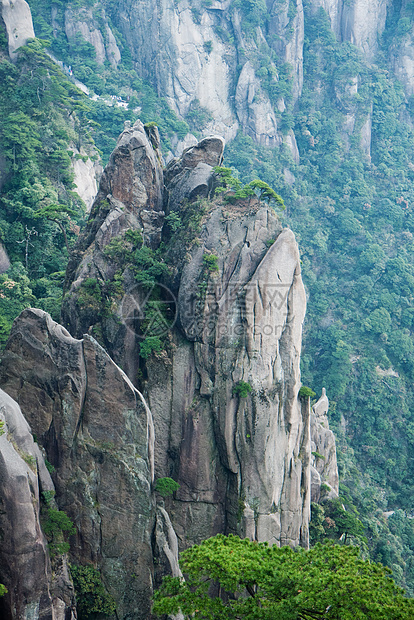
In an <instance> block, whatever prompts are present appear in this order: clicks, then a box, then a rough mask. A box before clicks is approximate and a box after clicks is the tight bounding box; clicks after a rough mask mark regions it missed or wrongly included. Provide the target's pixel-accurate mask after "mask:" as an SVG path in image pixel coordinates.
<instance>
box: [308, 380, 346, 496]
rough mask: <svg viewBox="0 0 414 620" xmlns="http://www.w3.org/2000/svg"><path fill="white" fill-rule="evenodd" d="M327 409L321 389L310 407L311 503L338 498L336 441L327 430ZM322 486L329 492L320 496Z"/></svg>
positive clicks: (327, 404)
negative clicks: (318, 397)
mask: <svg viewBox="0 0 414 620" xmlns="http://www.w3.org/2000/svg"><path fill="white" fill-rule="evenodd" d="M328 409H329V401H328V397H327V396H326V390H325V388H323V389H322V395H321V397H320V399H319V400H318V402H317V403H315V405H313V407H312V413H311V422H310V429H311V451H312V455H311V465H312V501H313V502H318V501H319V500H320V499H331V498H334V497H338V493H339V475H338V464H337V460H336V441H335V435H334V434H333V432H332V431H331V430H330V429H329V421H328V415H327V414H328ZM318 476H319V478H318ZM322 484H324V485H327V486H328V488H329V491H327V492H326V491H325V492H324V493H322V494H321V485H322Z"/></svg>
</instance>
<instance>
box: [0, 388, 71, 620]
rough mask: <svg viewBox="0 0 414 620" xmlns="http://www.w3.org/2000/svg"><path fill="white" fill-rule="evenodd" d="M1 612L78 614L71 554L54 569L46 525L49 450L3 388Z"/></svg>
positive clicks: (58, 618) (60, 619)
mask: <svg viewBox="0 0 414 620" xmlns="http://www.w3.org/2000/svg"><path fill="white" fill-rule="evenodd" d="M0 419H1V420H2V421H3V422H4V423H5V425H4V431H5V433H4V435H2V436H1V437H0V497H1V502H0V503H1V510H0V531H1V535H2V544H1V548H0V582H1V583H3V584H4V585H5V586H6V587H7V589H8V593H7V594H6V595H5V596H4V597H3V598H2V599H1V600H0V614H1V615H2V617H7V618H12V619H13V620H27V618H34V619H35V620H37V619H38V618H47V617H50V618H52V617H53V618H54V620H66V619H67V618H69V619H70V618H75V615H74V613H75V611H74V609H75V607H74V592H73V586H72V584H71V581H70V578H69V574H68V570H67V565H66V560H65V558H62V560H61V562H58V563H57V562H56V561H55V565H54V570H53V572H52V568H51V564H50V558H49V552H48V547H47V541H46V539H45V537H44V536H43V533H42V530H41V525H40V492H41V491H42V492H45V491H53V490H54V486H53V482H52V480H51V478H50V474H49V472H48V470H47V469H46V466H45V462H44V458H43V454H42V453H41V451H40V449H39V446H38V445H37V444H36V443H35V442H34V441H33V436H32V434H31V429H30V427H29V425H28V423H27V422H26V420H25V418H24V417H23V415H22V412H21V410H20V407H19V406H18V404H17V403H16V402H15V401H14V400H13V399H12V398H11V397H10V396H9V395H8V394H6V392H4V391H3V390H0Z"/></svg>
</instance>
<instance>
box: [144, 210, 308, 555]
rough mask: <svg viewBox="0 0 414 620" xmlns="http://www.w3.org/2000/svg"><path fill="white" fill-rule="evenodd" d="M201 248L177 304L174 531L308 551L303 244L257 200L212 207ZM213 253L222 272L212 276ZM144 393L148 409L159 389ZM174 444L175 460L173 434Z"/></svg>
mask: <svg viewBox="0 0 414 620" xmlns="http://www.w3.org/2000/svg"><path fill="white" fill-rule="evenodd" d="M201 240H202V244H201V246H199V247H198V248H197V249H195V250H194V252H193V254H192V258H191V261H190V262H189V263H188V264H187V265H186V266H185V268H184V270H183V273H182V277H181V284H180V290H179V296H178V305H179V317H180V321H181V325H182V328H183V330H184V333H185V336H186V338H187V340H188V341H189V342H192V343H193V345H192V346H189V345H188V344H184V345H183V346H180V344H178V350H177V355H176V356H174V357H175V359H174V360H173V365H172V389H173V392H172V395H171V402H172V407H173V408H172V413H171V420H170V425H169V426H170V428H176V427H177V417H179V418H181V428H182V430H181V433H182V439H181V450H180V454H179V458H178V460H179V462H178V476H179V477H178V480H179V482H180V483H181V485H182V488H181V489H180V490H179V491H178V493H177V500H178V501H177V502H175V504H174V507H173V508H172V514H173V523H174V526H175V527H176V531H177V534H178V535H179V537H180V538H181V541H182V542H183V543H184V539H185V537H187V538H190V540H194V539H195V540H197V539H199V538H200V537H202V536H203V534H202V530H203V529H204V528H208V529H207V532H206V531H205V529H204V537H205V535H206V534H207V535H212V534H214V533H215V531H214V530H216V531H218V530H219V529H220V528H224V530H227V531H228V530H232V529H233V530H237V529H238V530H239V531H242V532H243V533H244V534H245V535H247V536H249V537H251V538H253V539H256V540H268V541H270V542H271V543H277V544H293V545H295V544H304V545H306V544H307V523H308V519H309V500H310V496H309V457H308V453H309V441H310V439H309V419H308V416H307V415H306V414H305V415H303V411H302V409H301V407H300V405H299V403H298V400H297V393H298V390H299V386H300V379H299V356H300V346H301V327H302V321H303V317H304V312H305V295H304V289H303V285H302V281H301V278H300V267H299V256H298V250H297V245H296V242H295V240H294V237H293V234H292V233H291V231H289V230H281V227H280V224H279V222H278V220H277V218H275V217H274V216H273V215H272V213H271V210H270V209H268V208H262V207H260V205H258V204H256V205H251V207H250V209H248V210H243V209H240V210H239V209H238V208H233V209H232V208H224V207H221V208H217V209H215V210H214V211H213V212H212V213H211V215H210V217H209V218H208V220H207V221H206V224H205V227H204V229H203V232H202V235H201ZM273 240H275V241H274V243H273V244H272V245H271V247H270V249H267V248H268V244H269V242H270V243H271V242H272V241H273ZM209 255H210V256H211V255H214V256H217V260H218V264H217V265H218V270H217V271H215V272H214V273H210V274H208V273H207V274H206V271H205V267H203V265H205V261H204V259H203V257H204V256H209ZM203 283H204V285H206V284H207V289H206V293H205V297H204V298H203V297H201V300H200V287H201V289H202V288H203ZM154 370H155V371H156V369H155V368H154ZM243 385H244V386H248V388H247V389H250V390H251V391H250V392H246V393H243V390H242V386H243ZM238 390H239V391H238ZM240 390H241V391H240ZM179 394H182V395H183V396H182V397H181V398H180V396H179ZM148 396H149V400H150V402H151V403H152V386H151V385H150V386H149V388H148ZM180 401H181V402H180ZM153 407H154V411H155V412H157V411H158V407H157V405H156V403H155V402H154V404H153ZM154 415H155V420H156V421H157V413H155V414H154ZM156 426H157V422H156ZM164 428H165V427H164ZM169 443H170V445H171V449H170V452H171V453H172V454H174V446H175V448H176V447H177V446H178V445H179V443H177V438H176V437H174V436H173V435H172V436H171V435H170V437H169ZM211 446H214V449H211ZM209 463H210V466H209ZM209 524H210V525H209Z"/></svg>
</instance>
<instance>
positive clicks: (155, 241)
mask: <svg viewBox="0 0 414 620" xmlns="http://www.w3.org/2000/svg"><path fill="white" fill-rule="evenodd" d="M150 140H151V141H150ZM158 146H159V142H158V130H157V129H156V128H149V129H148V135H147V133H146V131H145V129H144V126H143V125H142V123H141V122H140V121H137V122H136V123H135V124H134V126H133V127H127V128H126V129H125V131H124V132H123V133H122V134H121V136H120V138H119V140H118V143H117V146H116V148H115V150H114V152H113V153H112V155H111V157H110V160H109V163H108V165H107V167H106V168H105V171H104V173H103V175H102V178H101V183H100V187H99V192H98V195H97V197H96V200H95V202H94V205H93V207H92V211H91V217H90V219H89V222H88V225H87V227H86V230H85V231H84V233H83V235H82V237H81V238H80V241H79V243H78V246H77V250H76V251H75V252H74V253H73V255H72V257H71V260H70V262H69V267H68V274H67V286H68V287H69V285H70V289H69V290H68V294H67V297H66V303H65V304H64V306H63V310H62V315H63V320H64V322H65V324H66V325H67V326H68V327H69V329H70V331H71V333H73V334H74V335H76V336H77V337H81V336H82V334H84V333H85V332H87V331H88V328H89V327H90V326H91V325H93V324H94V323H95V322H96V312H97V310H96V308H95V306H94V304H93V300H92V301H91V303H84V302H81V298H82V293H83V298H84V296H85V295H84V293H85V290H84V289H82V285H84V284H85V281H86V280H88V281H89V282H98V283H102V284H104V283H105V282H106V281H109V280H111V279H112V278H113V276H114V272H115V269H114V266H113V263H112V262H111V261H110V260H109V259H108V257H107V256H106V254H105V252H106V250H107V247H108V245H109V243H110V242H111V241H112V240H113V239H114V238H116V237H120V236H122V234H123V233H125V231H127V230H129V229H132V230H135V231H137V232H139V234H140V235H142V238H143V239H144V240H145V243H146V245H149V246H150V247H152V248H155V247H157V246H158V245H159V242H160V239H161V229H162V225H163V221H164V212H163V187H164V184H163V172H162V168H161V164H160V161H161V155H160V153H159V151H158ZM108 329H110V331H111V333H112V332H114V330H115V332H116V333H115V332H114V333H112V336H110V335H109V334H108V339H109V340H108V343H110V342H113V341H115V340H117V341H119V342H121V341H122V342H124V336H125V334H124V335H122V334H119V335H118V332H119V329H121V332H122V331H123V326H122V325H121V326H119V325H118V326H117V325H113V324H112V323H111V327H110V328H108ZM126 337H127V336H126ZM130 344H131V343H130ZM132 344H133V343H132ZM132 344H131V346H132ZM126 346H129V344H127V345H126ZM111 353H113V350H111ZM120 355H121V353H120ZM115 359H116V361H118V360H119V359H120V358H119V357H116V356H115Z"/></svg>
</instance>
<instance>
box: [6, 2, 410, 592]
mask: <svg viewBox="0 0 414 620" xmlns="http://www.w3.org/2000/svg"><path fill="white" fill-rule="evenodd" d="M29 4H30V7H31V10H32V14H33V20H34V27H35V32H36V37H37V38H36V39H35V40H33V41H30V42H28V44H27V45H26V46H24V47H22V48H21V49H20V50H19V52H18V55H17V59H16V60H15V61H13V62H12V61H11V60H10V59H9V58H8V54H7V39H6V34H5V31H4V30H2V31H1V32H0V46H1V48H0V55H1V58H0V60H1V62H0V82H1V84H2V90H1V95H0V117H1V120H0V153H1V159H0V170H1V177H0V184H1V185H0V238H1V241H2V243H3V244H4V246H5V248H6V250H7V253H8V256H9V258H10V260H11V263H12V266H11V267H10V269H9V270H8V271H7V272H6V273H5V274H3V275H1V276H0V341H1V344H2V345H4V343H5V342H6V340H7V336H8V333H9V331H10V328H11V324H12V321H13V320H14V318H15V317H16V316H17V315H18V314H19V313H20V312H21V310H22V309H23V308H25V307H27V306H36V307H39V308H43V309H44V310H46V311H48V312H49V313H50V314H51V315H52V317H53V318H55V319H56V320H59V315H60V304H61V300H62V295H63V282H64V274H65V268H66V264H67V261H68V258H69V254H70V251H71V248H72V247H73V245H74V243H75V240H76V238H77V235H78V234H79V230H80V228H81V227H82V226H83V225H84V223H85V220H86V212H85V205H84V204H83V203H82V200H81V199H80V198H79V196H78V194H77V193H76V187H75V186H74V183H73V180H74V177H73V171H72V160H73V158H74V157H91V158H93V159H96V160H97V159H99V158H100V159H101V161H102V162H103V164H105V163H106V162H107V160H108V158H109V155H110V153H111V151H112V149H113V147H114V146H115V143H116V138H117V137H118V135H119V133H120V132H121V131H122V129H123V125H124V121H126V120H131V121H134V120H136V119H137V118H140V119H141V120H142V121H143V122H144V123H149V122H154V123H156V124H157V126H158V127H159V129H160V134H161V138H162V148H163V152H164V154H165V155H167V153H169V152H170V151H171V149H172V144H173V143H174V140H177V138H178V139H182V138H184V137H185V136H186V135H187V134H188V133H189V132H192V133H193V134H194V135H195V136H196V137H202V136H203V135H204V133H203V130H204V128H205V127H206V126H207V125H208V123H209V122H210V121H211V114H210V112H209V111H208V110H206V109H205V108H203V107H202V106H201V105H195V106H193V107H192V108H191V109H190V110H189V112H188V114H187V116H186V118H180V117H179V116H178V115H177V114H175V113H174V112H173V111H172V110H171V109H170V107H169V106H168V104H167V102H166V100H165V99H164V98H163V97H160V96H159V95H158V94H157V91H156V89H155V87H154V84H152V83H151V81H149V80H146V79H144V78H143V77H141V76H140V75H139V72H138V71H137V70H136V68H134V62H133V58H132V56H131V52H130V50H129V48H128V44H127V41H126V40H125V38H124V37H123V36H122V34H121V33H120V32H119V31H118V30H117V29H116V27H115V26H114V25H113V27H112V30H113V32H114V33H115V35H116V39H117V44H118V47H119V49H120V50H121V60H120V62H119V63H118V64H117V65H114V64H111V63H109V62H108V61H106V62H105V63H102V64H101V63H98V62H97V60H96V52H95V49H94V47H93V45H91V43H89V42H88V41H86V40H85V39H83V38H82V36H80V35H77V36H76V37H75V38H72V39H70V38H68V37H67V36H66V34H65V31H64V28H63V15H64V10H65V7H66V5H68V4H70V3H68V2H65V1H58V2H51V1H49V0H31V1H30V2H29ZM72 4H73V5H82V2H81V0H79V1H78V2H73V3H72ZM83 4H85V5H87V6H92V5H93V3H91V2H89V1H87V0H85V2H84V3H83ZM104 4H105V7H106V10H107V15H108V19H111V15H112V14H113V13H114V12H115V11H116V6H115V4H116V3H112V2H110V1H108V2H105V3H104ZM237 4H238V5H240V7H239V8H241V11H242V15H243V20H244V21H243V24H244V31H245V32H246V33H247V35H246V36H250V37H251V38H252V40H254V39H255V36H256V34H255V33H256V30H255V29H256V28H257V26H261V27H262V28H263V30H264V31H265V30H266V28H267V13H266V6H265V4H264V3H263V2H260V1H253V0H252V1H249V2H239V3H237V2H236V3H234V5H235V6H236V5H237ZM291 4H292V7H291V18H292V19H293V17H294V3H291ZM52 7H53V8H54V23H53V24H52V20H51V18H50V14H51V8H52ZM304 9H305V24H306V28H305V42H304V87H303V90H302V94H301V96H300V97H299V98H298V99H297V100H295V98H294V95H293V78H292V75H291V67H289V65H287V64H286V63H280V62H279V60H278V57H277V53H276V52H275V51H274V50H273V49H270V48H268V47H266V46H262V47H260V46H256V47H255V48H254V49H253V46H252V49H253V51H251V61H252V63H254V65H255V68H256V75H258V76H259V77H260V80H261V85H262V88H263V89H264V90H265V91H266V92H267V93H268V95H269V98H270V101H271V102H272V104H273V106H274V108H275V110H276V116H277V119H278V122H279V123H280V127H281V131H282V132H283V133H284V134H285V135H287V134H288V132H290V131H291V130H292V129H293V131H294V134H295V136H296V140H297V144H298V149H299V154H300V159H299V163H297V162H295V161H294V158H293V157H292V153H291V151H290V150H289V149H288V148H287V147H286V145H285V144H282V146H280V147H279V148H269V147H266V146H260V145H259V144H258V143H257V142H255V141H254V140H253V139H252V138H251V137H249V136H247V135H245V134H243V133H242V132H241V131H240V132H239V133H238V135H237V136H236V137H235V139H233V140H232V141H230V142H229V143H228V144H227V146H226V151H225V165H226V166H228V167H231V168H232V169H233V170H232V173H233V175H234V176H235V177H238V178H239V179H240V180H241V181H242V182H243V183H247V182H249V181H251V180H252V179H256V178H260V179H262V180H263V181H265V182H266V183H268V184H269V185H270V186H271V187H272V188H274V189H275V191H276V192H277V193H278V194H280V195H281V196H282V198H283V200H284V202H285V205H286V211H285V212H284V214H283V215H282V216H281V217H282V221H283V224H284V225H285V226H288V227H290V228H291V229H292V230H293V231H294V232H295V235H296V237H297V239H298V242H299V245H300V250H301V256H302V267H303V278H304V282H305V286H306V289H307V293H308V309H307V316H306V321H305V330H304V342H303V351H302V381H303V383H304V384H305V385H308V386H311V387H312V389H313V390H314V391H315V392H316V393H317V394H318V395H319V394H320V392H321V389H322V388H323V387H325V388H326V390H327V394H328V396H329V399H330V413H329V415H330V423H331V427H332V428H333V429H334V430H335V434H336V437H337V446H338V461H339V467H340V471H339V473H340V481H341V495H340V497H341V501H340V502H339V503H338V502H331V503H328V504H325V505H323V506H314V509H313V519H312V524H311V531H312V539H313V542H314V543H315V542H318V541H323V540H324V539H326V538H331V539H334V540H339V539H341V540H342V542H343V541H344V539H345V541H346V542H348V543H349V542H351V543H357V544H359V545H360V546H361V548H362V550H363V553H364V554H365V556H366V557H371V558H372V559H374V560H375V561H379V562H382V563H383V564H384V565H385V566H388V567H390V568H391V569H392V571H393V575H394V578H395V579H396V582H397V583H398V584H399V585H401V586H402V587H404V588H405V589H406V591H407V592H408V593H409V594H410V595H411V596H413V595H414V518H413V516H414V513H413V510H414V506H413V478H414V457H413V454H414V452H413V451H414V391H413V378H414V343H413V333H414V307H413V297H414V211H413V209H414V189H413V187H414V185H413V181H414V160H413V152H414V99H413V97H412V96H411V97H407V95H406V94H405V92H404V89H403V87H402V85H401V84H400V83H399V82H398V81H397V80H396V79H395V77H394V74H393V72H392V70H391V64H390V63H391V60H390V58H391V52H392V50H393V49H395V48H396V47H398V45H399V43H400V42H401V41H402V40H404V37H407V36H409V35H410V32H411V30H410V29H411V24H412V19H413V15H414V4H413V3H412V2H411V3H405V4H404V8H401V6H400V8H399V9H398V10H397V9H396V8H394V10H390V11H389V14H388V18H387V22H386V25H385V30H384V33H383V34H382V37H381V40H380V43H379V50H378V53H377V55H376V59H375V63H372V62H368V61H367V59H366V58H365V57H364V55H363V53H362V52H361V51H360V50H359V49H357V47H355V46H354V45H352V44H351V43H349V42H338V40H337V38H336V37H335V36H334V34H333V32H332V29H331V26H330V23H329V19H328V16H327V14H326V13H325V12H324V11H323V10H322V9H320V10H318V11H316V12H315V11H311V10H310V6H309V4H308V3H305V4H304ZM197 10H201V9H197V8H194V11H195V12H196V11H197ZM196 18H197V15H195V19H196ZM56 24H57V25H56ZM59 24H60V25H59ZM102 27H103V26H102ZM248 33H250V34H248ZM219 34H220V35H221V36H222V37H223V38H226V36H227V35H226V33H225V32H223V31H222V32H221V33H219ZM227 42H228V41H227ZM228 43H229V44H231V41H230V42H228ZM207 51H208V50H207ZM50 53H51V54H52V55H53V57H55V58H57V59H59V60H61V61H62V62H63V63H64V64H65V66H70V67H71V70H72V71H73V75H74V76H75V77H76V78H77V79H78V80H79V81H81V82H82V83H83V84H85V85H86V86H87V88H88V89H89V91H90V93H95V94H96V95H98V98H95V100H93V98H92V97H90V96H89V97H88V96H86V95H85V94H84V93H82V91H81V90H79V88H77V87H76V85H75V84H74V82H73V79H72V78H71V77H70V76H69V75H68V74H67V72H66V73H65V71H62V70H61V68H59V66H58V65H57V64H56V63H55V62H54V60H53V59H52V58H51V56H50ZM276 66H277V69H278V75H279V79H278V81H277V82H275V81H274V80H272V75H273V74H272V72H273V71H274V67H276ZM355 80H356V81H355ZM356 83H357V85H358V87H357V89H355V84H356ZM111 95H116V96H120V97H121V98H122V99H123V100H125V101H127V102H128V105H127V106H126V107H125V108H123V107H116V106H110V105H108V101H109V100H110V97H111ZM281 96H283V99H284V102H285V108H284V110H283V111H280V110H279V109H278V108H277V102H278V101H279V100H280V97H281ZM367 115H369V116H370V118H371V136H372V137H371V143H370V149H369V152H368V150H367V148H362V147H361V135H362V134H363V132H364V126H365V123H366V119H367ZM350 117H352V118H353V123H354V125H353V130H352V132H347V131H345V130H344V127H345V126H346V120H347V119H349V118H350ZM342 504H343V505H344V506H345V508H346V512H345V511H344V510H343V508H342ZM387 511H388V512H389V513H392V514H390V515H388V518H387V517H386V516H385V513H387Z"/></svg>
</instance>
